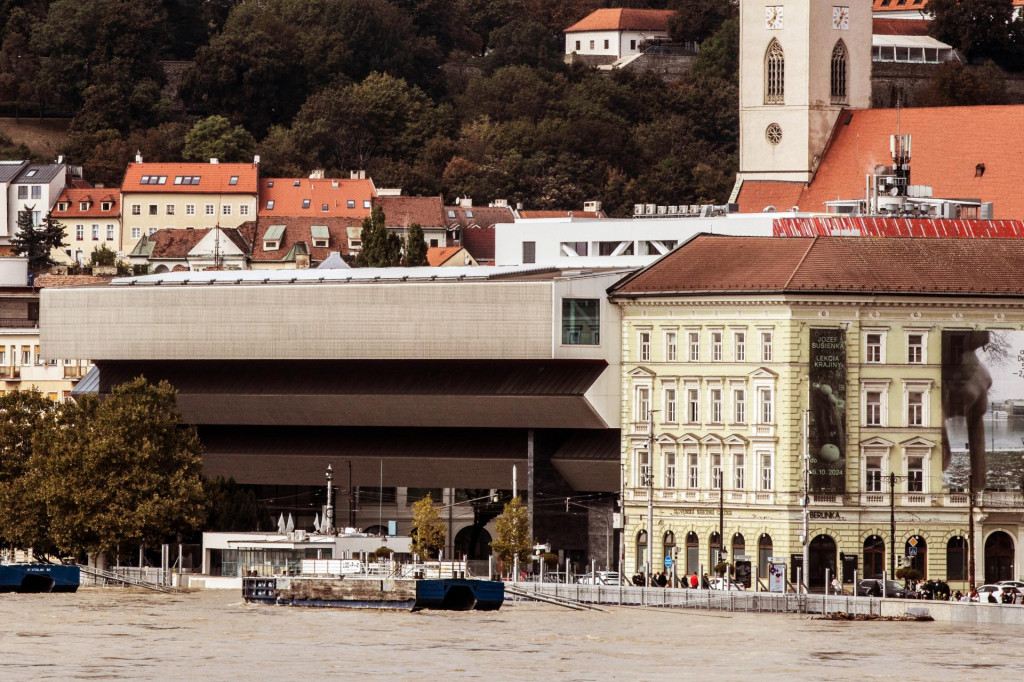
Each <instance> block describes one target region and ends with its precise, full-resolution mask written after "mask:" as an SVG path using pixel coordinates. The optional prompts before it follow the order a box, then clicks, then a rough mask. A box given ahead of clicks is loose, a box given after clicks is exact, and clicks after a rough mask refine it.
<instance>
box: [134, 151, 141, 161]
mask: <svg viewBox="0 0 1024 682" xmlns="http://www.w3.org/2000/svg"><path fill="white" fill-rule="evenodd" d="M135 163H142V150H141V149H140V150H136V152H135Z"/></svg>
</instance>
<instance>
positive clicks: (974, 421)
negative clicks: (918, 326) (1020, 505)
mask: <svg viewBox="0 0 1024 682" xmlns="http://www.w3.org/2000/svg"><path fill="white" fill-rule="evenodd" d="M942 417H943V429H942V470H943V484H944V485H946V486H948V487H950V488H952V489H964V490H966V489H967V487H968V483H969V480H968V477H969V476H973V487H974V490H976V491H977V490H984V489H986V488H988V489H1003V490H1019V489H1021V487H1022V486H1024V331H1018V330H1011V329H993V330H977V329H947V330H943V332H942Z"/></svg>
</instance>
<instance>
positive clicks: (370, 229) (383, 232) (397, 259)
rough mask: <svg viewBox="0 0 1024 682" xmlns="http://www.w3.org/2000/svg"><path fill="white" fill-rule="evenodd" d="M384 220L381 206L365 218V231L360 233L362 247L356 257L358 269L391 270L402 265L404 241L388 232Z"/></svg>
mask: <svg viewBox="0 0 1024 682" xmlns="http://www.w3.org/2000/svg"><path fill="white" fill-rule="evenodd" d="M384 220H385V219H384V209H382V208H381V207H380V206H376V207H374V209H373V211H371V212H370V215H369V216H368V217H366V218H363V229H362V230H361V231H360V233H359V240H360V242H361V244H362V246H361V248H360V250H359V254H358V255H357V256H356V265H357V266H358V267H361V268H390V267H395V266H396V265H400V264H401V262H402V239H401V238H400V237H399V236H398V235H397V234H391V233H390V232H388V228H387V224H386V223H385V221H384Z"/></svg>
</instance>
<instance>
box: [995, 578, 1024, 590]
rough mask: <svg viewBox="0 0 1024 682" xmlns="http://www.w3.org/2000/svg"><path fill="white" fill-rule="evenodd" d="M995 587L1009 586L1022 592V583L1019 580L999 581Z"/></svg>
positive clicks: (1023, 583)
mask: <svg viewBox="0 0 1024 682" xmlns="http://www.w3.org/2000/svg"><path fill="white" fill-rule="evenodd" d="M996 585H1010V586H1012V587H1016V588H1017V589H1018V590H1021V591H1022V592H1024V582H1022V581H1020V580H1000V581H999V582H997V583H996Z"/></svg>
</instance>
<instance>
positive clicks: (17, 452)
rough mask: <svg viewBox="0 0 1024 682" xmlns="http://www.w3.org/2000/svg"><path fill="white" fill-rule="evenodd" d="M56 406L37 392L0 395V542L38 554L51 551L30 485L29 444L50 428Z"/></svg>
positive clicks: (35, 493) (42, 514) (46, 526)
mask: <svg viewBox="0 0 1024 682" xmlns="http://www.w3.org/2000/svg"><path fill="white" fill-rule="evenodd" d="M56 410H57V407H56V405H55V404H54V403H53V402H52V401H51V400H49V399H48V398H46V397H45V396H44V395H43V394H41V393H39V392H38V391H35V390H31V391H12V392H10V393H5V394H3V395H0V509H2V510H3V513H0V538H2V539H3V541H4V542H5V543H10V544H12V545H14V546H16V547H21V548H28V547H32V548H33V549H35V550H36V552H38V553H42V552H45V551H48V550H49V549H51V547H52V543H51V542H50V538H49V519H48V515H47V512H46V505H45V504H44V503H43V501H42V499H41V498H40V496H39V494H38V490H37V489H36V487H35V486H34V485H32V483H31V481H30V477H29V474H30V472H31V471H32V465H33V447H32V440H33V437H35V436H36V435H37V434H39V433H40V432H41V431H43V430H46V429H49V428H51V424H52V423H53V420H54V416H55V413H56Z"/></svg>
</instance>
